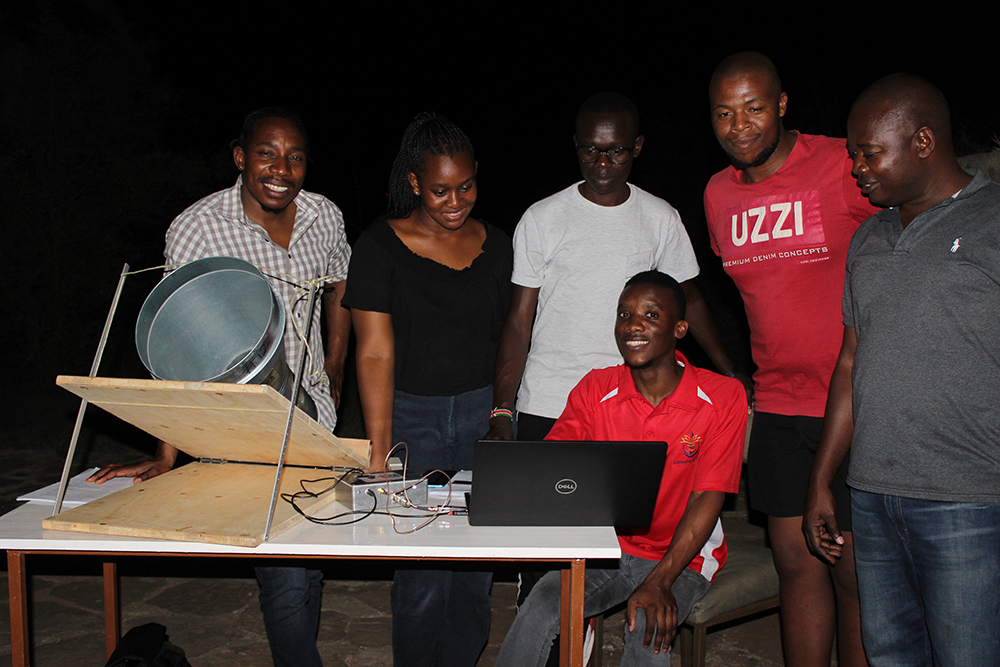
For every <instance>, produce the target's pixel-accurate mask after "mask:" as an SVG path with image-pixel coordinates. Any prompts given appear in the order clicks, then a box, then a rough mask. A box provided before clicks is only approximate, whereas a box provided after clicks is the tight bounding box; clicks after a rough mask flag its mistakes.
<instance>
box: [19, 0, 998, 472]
mask: <svg viewBox="0 0 1000 667" xmlns="http://www.w3.org/2000/svg"><path fill="white" fill-rule="evenodd" d="M227 4H228V5H229V6H228V8H225V9H219V8H216V5H214V4H211V3H202V4H195V3H172V4H171V5H170V8H169V9H162V10H161V9H154V8H153V7H160V6H161V5H160V4H158V3H157V4H154V3H137V2H124V1H119V2H113V1H111V0H52V1H50V2H21V3H4V4H3V5H2V6H0V141H2V145H3V147H4V149H5V156H4V158H3V159H2V160H0V170H2V172H0V175H2V183H3V184H4V187H3V189H2V191H3V195H2V202H3V205H2V213H0V215H2V221H3V230H4V236H5V239H4V243H3V248H4V250H3V265H4V268H5V272H4V274H5V275H4V280H3V301H2V304H3V305H2V307H3V313H4V327H3V337H2V339H0V342H2V345H3V350H4V353H5V355H6V357H7V358H6V363H5V368H6V370H7V373H6V374H5V376H6V377H5V381H4V383H3V386H4V389H3V392H4V394H3V397H4V401H3V405H4V408H3V420H2V424H3V427H4V433H5V436H4V441H3V445H2V446H0V462H2V461H6V462H7V463H8V464H14V463H16V461H15V460H14V457H16V456H17V451H19V450H25V449H29V448H35V447H51V448H52V449H53V454H52V457H53V461H56V462H61V460H62V458H63V457H64V456H65V446H66V442H67V441H68V438H69V433H70V427H71V425H72V419H73V417H74V416H75V411H76V406H77V404H78V402H77V400H76V399H75V398H73V397H72V396H70V395H69V394H68V393H66V392H62V391H60V390H58V389H57V388H55V387H54V385H53V381H54V378H55V376H56V375H57V374H60V373H63V374H75V375H86V374H87V373H88V371H89V368H90V363H91V359H92V356H93V353H94V350H95V348H96V345H97V342H98V338H99V335H100V330H101V327H102V326H103V323H104V319H105V317H106V315H107V312H108V307H109V305H110V302H111V298H112V295H113V292H114V286H115V283H116V282H117V279H118V274H119V272H120V270H121V267H122V264H123V263H124V262H128V263H129V264H130V265H131V267H132V269H133V270H134V269H141V268H146V267H152V266H156V265H159V264H161V263H162V254H161V253H162V248H163V235H164V232H165V231H166V229H167V226H168V225H169V223H170V221H171V220H172V219H173V218H174V216H176V215H177V214H178V213H179V212H180V211H181V210H183V209H184V208H185V207H186V206H188V205H189V204H191V203H193V202H194V201H195V200H197V199H199V198H200V197H203V196H205V195H207V194H209V193H211V192H214V191H216V190H219V189H221V188H224V187H228V186H229V185H231V184H232V183H233V182H234V181H235V177H236V171H235V168H234V167H233V164H232V159H231V154H230V151H229V149H228V147H227V145H228V142H229V140H230V139H232V138H234V137H235V136H236V134H237V133H238V131H239V127H240V125H241V122H242V119H243V116H244V115H245V114H246V112H247V111H249V110H250V109H252V108H255V107H259V106H263V105H270V104H281V105H285V106H289V107H291V108H294V109H296V110H298V111H299V112H300V113H301V114H302V116H303V118H304V120H305V123H306V126H307V128H308V129H309V132H310V136H311V141H312V144H313V152H314V160H313V162H312V163H311V164H310V166H309V175H308V177H307V179H306V189H308V190H310V191H314V192H319V193H322V194H324V195H326V196H327V197H329V198H330V199H331V200H333V201H334V202H335V203H336V204H337V205H338V206H340V208H341V209H342V210H343V212H344V215H345V218H346V221H347V227H348V237H349V239H350V240H351V241H353V240H354V239H355V238H356V237H357V235H358V234H359V232H360V230H361V229H362V228H363V227H364V226H365V225H366V224H367V223H368V222H369V221H370V220H371V219H373V218H374V217H375V216H377V215H378V214H379V213H381V211H382V210H383V208H384V206H385V198H384V193H385V188H386V181H387V178H388V173H389V169H390V166H391V164H392V160H393V157H394V155H395V152H396V149H397V147H398V142H399V139H400V137H401V135H402V132H403V129H404V128H405V126H406V125H407V123H408V122H409V121H410V120H411V119H412V117H413V116H414V115H415V114H416V113H417V112H419V111H422V110H428V109H433V110H436V111H439V112H441V113H443V114H445V115H446V116H448V117H449V118H451V119H452V120H454V121H455V122H456V123H457V124H458V125H459V126H461V127H462V128H463V129H464V130H465V131H466V133H467V134H468V135H469V136H470V138H471V139H472V141H473V143H474V144H475V146H476V153H477V158H478V160H479V203H478V204H477V207H476V212H475V215H476V216H478V217H482V218H485V219H488V220H490V221H491V222H493V223H495V224H498V225H499V226H501V227H503V228H505V229H507V230H508V232H512V231H513V228H514V226H515V224H516V223H517V221H518V219H519V218H520V215H521V213H522V212H523V211H524V209H525V208H526V207H527V206H528V205H530V204H531V203H532V202H534V201H536V200H538V199H540V198H542V197H544V196H547V195H549V194H551V193H553V192H555V191H557V190H559V189H561V188H563V187H565V186H566V185H568V184H569V183H571V182H572V181H574V180H575V179H577V178H578V176H579V171H578V168H577V166H576V162H575V159H574V156H573V153H572V151H571V146H570V140H571V137H572V133H573V126H572V119H573V115H574V113H575V110H576V107H577V106H578V105H579V103H580V102H581V101H582V100H583V99H584V98H586V97H587V96H588V95H590V94H591V93H593V92H596V91H599V90H607V89H612V90H618V91H620V92H623V93H625V94H626V95H628V96H630V97H631V98H632V99H633V100H634V101H635V102H636V103H637V104H638V106H639V109H640V111H641V113H642V118H643V128H642V129H643V133H644V134H645V135H646V144H645V148H644V150H643V153H642V156H641V158H640V159H639V161H638V162H637V164H636V166H635V169H634V170H633V175H632V180H633V181H634V182H635V183H637V184H638V185H640V186H641V187H643V188H645V189H646V190H649V191H651V192H652V193H654V194H656V195H659V196H661V197H664V198H665V199H667V200H668V201H670V202H671V203H672V204H673V205H674V206H676V207H677V208H678V209H679V210H680V212H681V215H682V217H683V219H684V221H685V224H686V225H687V227H688V231H689V234H690V236H691V238H692V241H693V243H694V245H695V249H696V251H697V252H698V255H699V261H700V262H701V264H702V271H703V273H702V276H701V277H700V278H699V282H700V285H701V287H702V290H703V291H704V293H705V294H706V298H708V299H709V302H710V305H711V306H712V308H713V310H714V311H715V312H716V314H717V317H718V320H719V322H720V325H721V326H722V328H723V329H724V333H725V336H726V339H727V342H728V344H729V345H730V346H731V347H733V350H734V353H735V356H737V357H739V358H741V359H743V360H744V361H749V357H748V343H747V340H746V335H747V334H746V331H745V319H744V316H743V311H742V305H741V303H740V301H739V299H738V296H737V295H736V293H735V289H734V288H733V287H732V284H731V283H730V282H729V281H728V279H727V278H726V277H725V275H724V274H723V273H722V271H721V267H720V265H719V262H718V259H717V258H716V257H715V256H714V255H713V254H712V253H711V250H710V248H709V247H708V240H707V235H706V232H705V223H704V219H703V217H702V209H701V194H702V190H703V188H704V186H705V183H706V182H707V180H708V178H709V176H710V175H711V174H712V173H714V172H715V171H718V170H719V169H721V168H723V167H724V166H726V164H727V162H726V160H725V157H724V155H723V153H722V151H721V149H720V148H719V147H718V144H717V143H716V141H715V138H714V136H713V135H712V132H711V129H710V127H709V123H708V117H707V95H706V89H707V82H708V78H709V75H710V74H711V71H712V69H713V68H714V67H715V65H716V64H717V62H718V61H719V60H720V59H721V58H722V57H724V56H726V55H728V54H729V53H732V52H734V51H738V50H745V49H756V50H761V51H763V52H765V53H766V54H768V55H769V56H771V57H772V59H773V60H774V61H775V63H776V65H777V67H778V69H779V71H780V72H781V75H782V78H783V81H784V85H785V90H786V91H787V92H788V94H789V106H788V109H789V111H788V115H787V116H786V119H785V125H786V127H788V128H794V129H799V130H802V131H805V132H811V133H819V134H828V135H834V136H843V135H844V132H845V130H844V125H845V119H846V116H847V112H848V110H849V108H850V105H851V103H852V101H853V100H854V98H855V96H856V95H857V94H858V93H859V92H860V91H861V90H862V89H863V88H864V87H866V86H867V85H868V84H870V83H871V82H873V81H874V80H876V79H877V78H879V77H881V76H883V75H885V74H888V73H891V72H895V71H901V70H905V71H912V72H916V73H920V74H924V75H926V76H928V77H929V78H930V79H931V80H932V81H934V82H936V83H937V84H938V85H939V86H940V87H941V88H942V89H943V91H944V93H945V95H946V97H947V98H948V99H949V101H950V102H951V105H952V116H953V125H954V129H955V134H956V139H957V143H958V147H959V150H960V154H961V153H974V152H983V151H986V150H989V149H990V148H992V147H993V146H994V141H993V137H994V136H995V133H997V132H998V131H1000V119H998V118H997V112H996V110H997V109H998V108H1000V86H998V82H997V75H996V64H997V49H996V39H997V38H996V30H997V26H998V21H997V20H996V19H997V15H996V14H997V13H998V12H997V9H996V8H995V5H992V3H991V4H990V6H992V7H993V9H991V10H989V11H991V12H992V14H993V15H992V16H990V15H982V16H979V17H970V16H968V15H966V16H963V17H962V19H963V20H962V22H960V21H959V20H958V19H954V20H951V19H947V20H941V18H940V17H934V16H928V17H923V16H918V15H916V12H917V11H918V9H916V7H917V5H916V4H914V5H913V6H912V7H911V8H910V9H909V10H908V12H909V14H908V17H909V18H907V19H906V20H901V19H900V17H899V16H898V15H894V14H892V13H890V12H888V11H880V10H875V9H872V8H871V7H865V8H863V11H862V9H861V7H862V6H861V5H856V4H850V5H848V4H846V3H839V4H838V5H837V6H836V7H837V8H836V9H832V8H829V9H826V10H824V11H822V12H821V11H820V10H819V9H816V8H813V6H812V5H811V4H810V3H801V4H800V5H798V6H797V5H795V4H785V5H782V6H781V10H780V12H779V10H778V9H777V8H774V7H769V6H761V5H757V6H747V5H740V8H739V10H738V11H737V10H736V9H734V8H732V7H719V6H715V5H713V6H711V7H707V6H704V5H702V4H700V3H689V5H690V6H688V5H684V6H681V5H675V6H672V7H669V6H668V7H667V9H664V8H663V7H664V5H663V3H661V4H658V5H656V6H657V7H658V9H657V10H656V11H646V10H644V9H643V8H642V7H641V6H634V5H630V4H628V3H614V4H611V5H608V6H605V7H604V8H603V9H602V10H601V11H602V12H603V13H596V11H595V13H594V14H591V15H586V14H585V13H584V11H583V10H582V9H580V8H578V9H572V8H570V9H567V7H569V6H568V5H562V6H561V7H562V8H560V9H556V8H549V7H548V6H547V3H536V4H535V5H534V6H533V8H532V9H531V10H530V11H529V12H524V11H523V10H518V9H516V8H514V7H506V6H504V7H503V8H502V7H501V6H499V5H465V6H464V7H463V8H462V10H461V11H460V12H458V11H455V10H454V9H452V8H448V7H445V6H442V5H435V6H430V5H425V6H422V7H421V8H419V11H414V12H412V13H410V14H407V15H404V14H402V13H400V12H399V10H397V9H391V8H390V7H388V6H387V5H384V4H382V3H368V5H367V6H366V7H365V8H363V9H358V8H352V9H350V10H344V9H342V6H343V3H338V4H330V5H329V6H328V7H327V8H326V9H315V10H314V9H308V10H307V9H303V8H302V7H300V5H298V4H291V3H282V4H280V5H270V6H261V7H258V6H256V5H254V4H252V3H244V4H236V3H227ZM869 4H872V3H869ZM580 7H581V8H582V7H583V5H581V6H580ZM595 7H597V6H596V5H595ZM841 7H842V8H843V9H841ZM849 7H857V8H859V9H858V10H857V11H858V12H859V13H858V14H857V15H849V14H848V11H849V9H848V8H849ZM955 9H956V10H957V9H958V7H957V6H956V7H955ZM568 11H572V12H573V14H571V15H570V16H567V17H566V18H563V15H564V14H566V13H567V12H568ZM851 11H853V10H851ZM557 16H558V18H557ZM970 19H971V20H970ZM818 26H821V27H818ZM158 276H159V272H158V271H152V272H149V273H146V274H140V275H137V276H131V277H130V278H129V279H128V281H127V282H126V288H125V292H124V295H123V300H122V305H121V306H120V308H119V311H118V314H117V316H116V320H115V326H114V328H113V330H112V337H111V341H110V343H109V345H108V349H107V352H106V353H105V360H104V362H103V364H102V366H101V371H100V374H101V375H106V376H124V377H145V374H144V371H143V369H142V368H141V366H140V365H139V363H138V359H137V357H136V354H135V351H134V350H135V348H134V343H133V342H132V336H133V332H134V322H135V316H136V313H137V311H138V307H139V305H141V302H142V300H143V299H144V298H145V296H146V294H148V292H149V290H150V289H151V288H152V286H153V285H154V284H155V282H156V280H157V278H158ZM688 347H689V348H690V347H692V345H689V346H688ZM702 363H706V364H707V362H704V361H703V362H702ZM98 412H99V411H97V410H92V411H91V412H90V413H88V421H87V423H88V431H87V433H88V434H89V435H85V438H84V443H83V448H84V451H86V448H87V444H86V443H87V438H90V439H91V440H92V439H93V438H94V437H96V436H95V435H94V432H95V431H96V432H102V431H106V432H107V433H108V434H110V435H109V437H111V438H116V437H117V438H119V439H126V440H128V439H129V438H134V437H135V434H129V433H128V432H127V431H120V430H119V431H116V429H120V426H119V425H116V424H115V423H114V422H113V421H112V420H110V419H108V418H102V417H101V416H100V415H98V414H96V413H98ZM137 444H141V443H137ZM105 462H107V461H90V463H93V464H99V463H105Z"/></svg>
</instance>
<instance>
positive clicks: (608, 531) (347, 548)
mask: <svg viewBox="0 0 1000 667" xmlns="http://www.w3.org/2000/svg"><path fill="white" fill-rule="evenodd" d="M345 510H346V508H343V506H341V505H339V504H338V503H333V504H331V505H329V506H327V508H326V509H325V510H324V512H325V514H326V516H331V515H334V514H337V513H339V512H340V511H345ZM51 512H52V508H51V506H45V505H39V504H35V503H28V504H26V505H22V506H21V507H18V508H17V509H15V510H14V511H12V512H9V513H8V514H6V515H4V516H3V517H0V549H7V550H13V551H47V550H52V551H108V552H149V553H163V554H171V553H176V554H192V555H197V554H233V555H254V554H260V555H262V556H263V555H273V554H288V555H291V554H300V555H316V556H341V557H349V558H373V557H389V558H447V559H462V558H481V559H489V560H504V559H517V560H532V559H561V560H567V559H574V558H587V559H593V558H599V559H603V558H613V559H617V558H619V557H620V556H621V551H620V550H619V548H618V539H617V538H616V536H615V531H614V529H613V528H611V527H507V526H470V525H469V521H468V517H465V516H446V517H441V518H438V519H437V520H435V521H434V522H433V523H431V524H430V525H429V526H427V527H425V528H422V529H421V530H418V531H417V532H415V533H411V534H408V535H400V534H398V533H397V532H396V531H394V530H393V527H392V523H391V520H390V519H389V517H387V516H380V515H375V516H371V517H368V518H366V519H364V520H363V521H361V522H359V523H356V524H352V525H348V526H323V525H317V524H313V523H309V522H307V521H303V522H301V523H299V524H298V525H296V526H293V527H292V528H289V529H288V530H286V531H284V532H283V533H281V534H279V535H276V536H275V537H273V538H272V539H271V541H270V542H267V543H264V544H261V545H260V546H258V547H256V548H250V547H237V546H228V545H221V544H204V543H200V542H176V541H170V540H153V539H145V538H138V537H120V536H117V535H95V534H90V533H75V532H67V531H54V530H44V529H43V528H42V519H44V518H46V517H48V516H49V514H50V513H51ZM423 521H424V519H397V520H396V526H397V528H399V529H400V530H408V529H411V528H414V527H416V526H418V525H420V523H422V522H423Z"/></svg>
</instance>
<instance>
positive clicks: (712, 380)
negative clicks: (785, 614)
mask: <svg viewBox="0 0 1000 667" xmlns="http://www.w3.org/2000/svg"><path fill="white" fill-rule="evenodd" d="M676 355H677V361H678V362H679V363H680V364H682V365H683V366H684V375H683V376H682V377H681V381H680V384H678V385H677V388H676V389H675V390H674V392H673V393H672V394H671V395H670V396H668V397H667V398H665V399H664V400H663V401H662V402H661V403H660V404H659V405H657V406H656V407H653V406H652V405H650V404H649V401H647V400H646V399H645V398H643V397H642V395H641V394H640V393H639V391H638V390H637V389H636V388H635V382H634V381H633V380H632V374H631V372H630V371H629V369H628V368H627V367H626V366H624V365H621V366H614V367H611V368H601V369H597V370H593V371H590V373H588V374H587V375H586V376H584V378H583V379H582V380H580V383H579V384H577V385H576V387H575V388H574V389H573V391H572V392H570V395H569V399H568V400H567V402H566V409H565V410H563V413H562V415H561V416H560V417H559V420H558V421H557V422H556V424H555V426H554V427H552V431H551V432H550V433H549V434H548V436H547V437H546V439H547V440H632V441H634V440H664V441H666V443H667V461H666V466H664V468H663V479H662V481H661V482H660V493H659V496H658V497H657V499H656V508H655V510H654V511H653V522H652V524H651V525H650V526H649V528H648V529H639V530H629V531H624V530H621V531H619V534H618V541H619V543H620V544H621V549H622V551H624V552H625V553H627V554H631V555H632V556H636V557H639V558H646V559H649V560H660V559H661V558H663V555H664V554H665V553H666V552H667V549H668V548H669V546H670V541H671V539H673V535H674V531H675V530H676V529H677V524H678V523H679V522H680V520H681V516H683V514H684V510H685V508H686V507H687V502H688V497H689V496H690V495H691V493H692V492H694V491H723V492H726V493H736V492H737V491H738V490H739V483H740V467H741V465H742V463H743V442H744V439H745V437H746V422H747V401H746V393H745V392H744V389H743V385H742V384H740V382H739V381H737V380H734V379H732V378H728V377H725V376H722V375H718V374H716V373H712V372H710V371H706V370H703V369H701V368H695V367H694V366H691V365H690V364H688V362H687V359H685V358H684V355H682V354H681V353H680V352H677V353H676ZM725 562H726V542H725V537H724V536H723V533H722V524H721V523H718V522H717V523H716V526H715V530H714V531H713V532H712V535H711V537H709V538H708V541H707V542H706V543H705V546H704V547H703V548H702V549H701V551H700V552H699V553H698V555H697V556H695V557H694V559H693V560H692V561H691V564H690V565H689V566H688V567H690V568H691V569H693V570H694V571H696V572H698V573H699V574H701V575H702V576H704V577H705V578H706V579H708V580H709V581H711V580H712V579H713V578H714V576H715V573H716V571H717V570H718V569H719V568H720V567H722V565H723V564H724V563H725Z"/></svg>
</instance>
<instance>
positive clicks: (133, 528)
mask: <svg viewBox="0 0 1000 667" xmlns="http://www.w3.org/2000/svg"><path fill="white" fill-rule="evenodd" d="M275 470H276V468H275V466H269V465H248V464H242V463H226V464H218V463H197V462H195V463H189V464H188V465H186V466H183V467H181V468H178V469H177V470H172V471H170V472H168V473H166V474H163V475H160V476H159V477H154V478H153V479H151V480H149V481H147V482H143V483H141V484H136V485H135V486H132V487H130V488H128V489H124V490H122V491H118V492H117V493H113V494H111V495H110V496H106V497H104V498H101V499H99V500H94V501H91V502H89V503H87V504H86V505H82V506H80V507H76V508H74V509H71V510H67V511H65V512H63V513H61V514H57V515H56V516H54V517H51V518H48V519H45V520H44V521H42V526H43V527H44V528H47V529H50V530H69V531H76V532H84V533H98V534H102V535H126V536H130V537H151V538H157V539H167V540H183V541H188V542H209V543H212V544H231V545H236V546H246V547H254V546H257V545H258V544H260V543H261V542H263V539H264V527H265V525H266V522H267V511H268V506H269V505H270V502H271V491H272V489H273V487H274V474H275ZM334 475H335V473H332V472H331V471H329V470H317V469H313V468H290V467H286V468H285V469H284V471H283V473H282V477H281V492H282V493H293V492H296V491H299V490H300V488H301V487H300V486H299V482H300V480H303V479H305V480H310V479H318V478H324V477H332V476H334ZM330 484H332V482H330V483H327V484H310V485H308V486H309V489H310V490H321V489H324V488H326V487H327V486H330ZM333 499H334V493H333V492H332V491H331V492H329V493H326V494H324V495H323V497H321V498H316V499H309V500H304V501H302V502H300V503H299V506H300V507H302V509H303V510H304V511H306V512H307V513H310V514H312V513H315V512H317V511H318V510H320V509H321V508H322V507H324V506H325V505H327V504H329V503H331V502H332V501H333ZM302 520H303V518H302V517H301V516H300V515H299V514H298V513H296V512H295V510H294V509H293V508H292V506H291V505H289V504H288V503H287V502H285V501H284V500H281V499H280V498H279V499H278V503H277V505H276V507H275V511H274V521H273V523H272V526H271V535H272V536H273V535H278V534H279V533H281V532H282V531H284V530H286V529H288V528H290V527H291V526H292V525H294V524H296V523H298V522H299V521H302Z"/></svg>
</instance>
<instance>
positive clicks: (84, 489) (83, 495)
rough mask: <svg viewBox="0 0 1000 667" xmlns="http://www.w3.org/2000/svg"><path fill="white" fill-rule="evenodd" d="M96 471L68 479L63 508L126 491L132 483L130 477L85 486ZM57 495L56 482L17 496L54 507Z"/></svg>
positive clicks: (95, 469) (93, 469) (82, 473)
mask: <svg viewBox="0 0 1000 667" xmlns="http://www.w3.org/2000/svg"><path fill="white" fill-rule="evenodd" d="M98 470H99V468H91V469H90V470H84V471H83V472H81V473H80V474H79V475H76V476H75V477H72V478H70V480H69V484H67V485H66V496H65V497H64V498H63V504H62V506H63V508H65V509H69V508H70V507H79V506H80V505H85V504H87V503H89V502H90V501H91V500H97V499H98V498H103V497H104V496H108V495H111V494H112V493H114V492H115V491H121V490H122V489H127V488H128V487H130V486H132V483H133V482H132V478H131V477H115V478H113V479H110V480H108V481H107V482H105V483H104V484H87V481H86V480H87V478H88V477H90V476H91V475H93V474H94V473H95V472H97V471H98ZM58 495H59V482H56V483H55V484H49V485H48V486H44V487H42V488H40V489H38V490H37V491H32V492H31V493H26V494H24V495H23V496H19V497H18V500H27V501H29V502H33V503H39V504H41V505H55V504H56V496H58Z"/></svg>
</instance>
